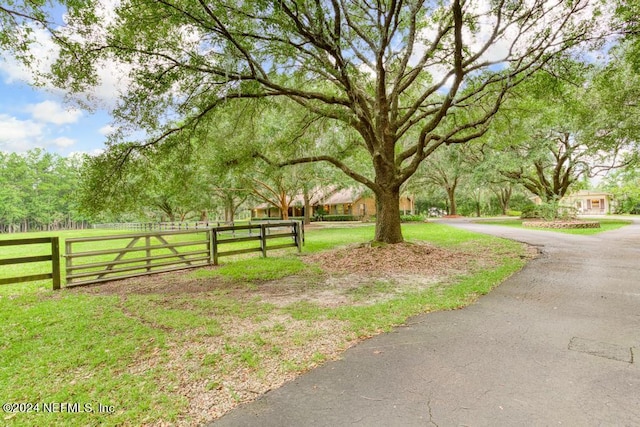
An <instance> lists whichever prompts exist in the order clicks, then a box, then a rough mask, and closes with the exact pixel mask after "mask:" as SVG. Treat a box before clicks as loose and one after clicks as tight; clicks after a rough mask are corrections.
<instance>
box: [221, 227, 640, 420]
mask: <svg viewBox="0 0 640 427" xmlns="http://www.w3.org/2000/svg"><path fill="white" fill-rule="evenodd" d="M450 224H451V225H454V226H457V227H461V228H465V229H468V230H472V231H477V232H480V233H487V234H492V235H496V236H500V237H506V238H509V239H514V240H519V241H522V242H526V243H528V244H531V245H535V246H538V247H539V248H540V250H541V253H542V255H541V256H540V257H539V258H537V259H535V260H533V261H532V262H530V263H529V264H528V265H527V266H526V267H525V268H524V269H523V270H522V271H520V272H519V273H517V274H515V275H513V276H512V277H510V278H509V279H507V280H506V281H505V282H504V283H503V284H502V285H501V286H499V287H498V288H496V289H495V290H494V291H493V292H492V293H490V294H489V295H486V296H484V297H482V298H480V300H479V301H478V302H477V303H476V304H474V305H471V306H469V307H466V308H464V309H461V310H455V311H447V312H437V313H430V314H426V315H421V316H417V317H415V318H412V319H410V320H409V321H408V322H407V324H406V325H404V326H402V327H399V328H397V329H395V330H394V331H393V332H391V333H388V334H383V335H380V336H377V337H374V338H372V339H369V340H367V341H365V342H363V343H361V344H359V345H357V346H355V347H353V348H351V349H349V350H348V351H347V352H345V353H344V355H343V358H342V359H341V360H338V361H335V362H330V363H327V364H325V365H323V366H321V367H320V368H318V369H315V370H313V371H312V372H310V373H308V374H306V375H303V376H301V377H299V378H298V379H296V380H295V381H292V382H290V383H288V384H285V385H284V386H283V387H281V388H279V389H277V390H273V391H271V392H269V393H267V394H265V395H264V396H262V397H261V398H259V399H258V400H256V401H255V402H252V403H250V404H247V405H244V406H241V407H239V408H237V409H236V410H234V411H232V412H230V413H229V414H227V415H225V416H224V417H222V418H220V419H219V420H216V421H215V422H213V423H211V424H210V425H211V426H216V427H218V426H346V425H356V426H358V425H359V426H520V425H526V426H550V425H566V426H640V224H639V223H634V224H632V225H629V226H626V227H623V228H621V229H619V230H615V231H610V232H605V233H601V234H598V235H595V236H576V235H568V234H561V233H554V232H551V231H536V230H522V229H516V228H507V227H500V226H493V225H482V224H474V223H470V222H468V221H452V222H450Z"/></svg>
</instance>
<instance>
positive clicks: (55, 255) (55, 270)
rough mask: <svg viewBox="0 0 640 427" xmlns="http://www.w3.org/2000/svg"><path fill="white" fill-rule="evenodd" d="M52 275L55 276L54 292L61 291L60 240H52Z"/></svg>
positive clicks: (57, 238) (56, 238)
mask: <svg viewBox="0 0 640 427" xmlns="http://www.w3.org/2000/svg"><path fill="white" fill-rule="evenodd" d="M51 275H52V276H53V277H52V278H53V290H54V291H55V290H58V289H60V282H61V280H60V238H59V237H52V238H51Z"/></svg>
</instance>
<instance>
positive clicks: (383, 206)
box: [375, 188, 404, 243]
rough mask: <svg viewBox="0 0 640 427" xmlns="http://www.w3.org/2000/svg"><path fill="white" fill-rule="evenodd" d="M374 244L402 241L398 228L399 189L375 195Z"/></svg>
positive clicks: (400, 231)
mask: <svg viewBox="0 0 640 427" xmlns="http://www.w3.org/2000/svg"><path fill="white" fill-rule="evenodd" d="M375 241H376V242H382V243H400V242H402V241H404V239H403V237H402V229H401V227H400V189H399V188H398V189H395V190H394V189H392V190H388V189H387V190H385V191H381V192H380V193H376V235H375Z"/></svg>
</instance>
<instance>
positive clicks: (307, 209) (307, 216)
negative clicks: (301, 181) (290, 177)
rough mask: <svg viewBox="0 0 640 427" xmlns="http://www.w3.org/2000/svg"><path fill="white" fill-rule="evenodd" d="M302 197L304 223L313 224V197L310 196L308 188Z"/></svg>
mask: <svg viewBox="0 0 640 427" xmlns="http://www.w3.org/2000/svg"><path fill="white" fill-rule="evenodd" d="M302 197H303V198H304V223H305V225H308V224H311V197H309V191H307V189H306V188H305V190H304V193H303V195H302Z"/></svg>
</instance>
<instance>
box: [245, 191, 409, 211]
mask: <svg viewBox="0 0 640 427" xmlns="http://www.w3.org/2000/svg"><path fill="white" fill-rule="evenodd" d="M303 200H304V199H303V196H302V195H300V194H299V195H296V196H295V197H294V198H293V200H292V201H291V203H290V207H289V216H303V215H304V202H303ZM310 205H311V217H314V216H317V215H319V214H322V215H348V216H349V215H350V216H353V217H356V218H357V219H367V218H369V217H371V216H372V215H375V214H376V200H375V198H374V197H373V196H369V195H366V192H365V191H364V190H362V189H359V188H353V187H352V188H344V189H336V188H331V187H329V188H323V189H320V190H319V191H315V192H314V196H313V197H311V200H310ZM414 208H415V205H414V199H413V197H408V196H401V197H400V212H401V213H402V214H413V212H414ZM253 215H254V217H255V218H266V217H279V216H280V212H279V210H278V209H276V208H274V207H269V206H268V205H266V204H264V203H263V204H261V205H259V206H256V207H255V208H254V209H253Z"/></svg>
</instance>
